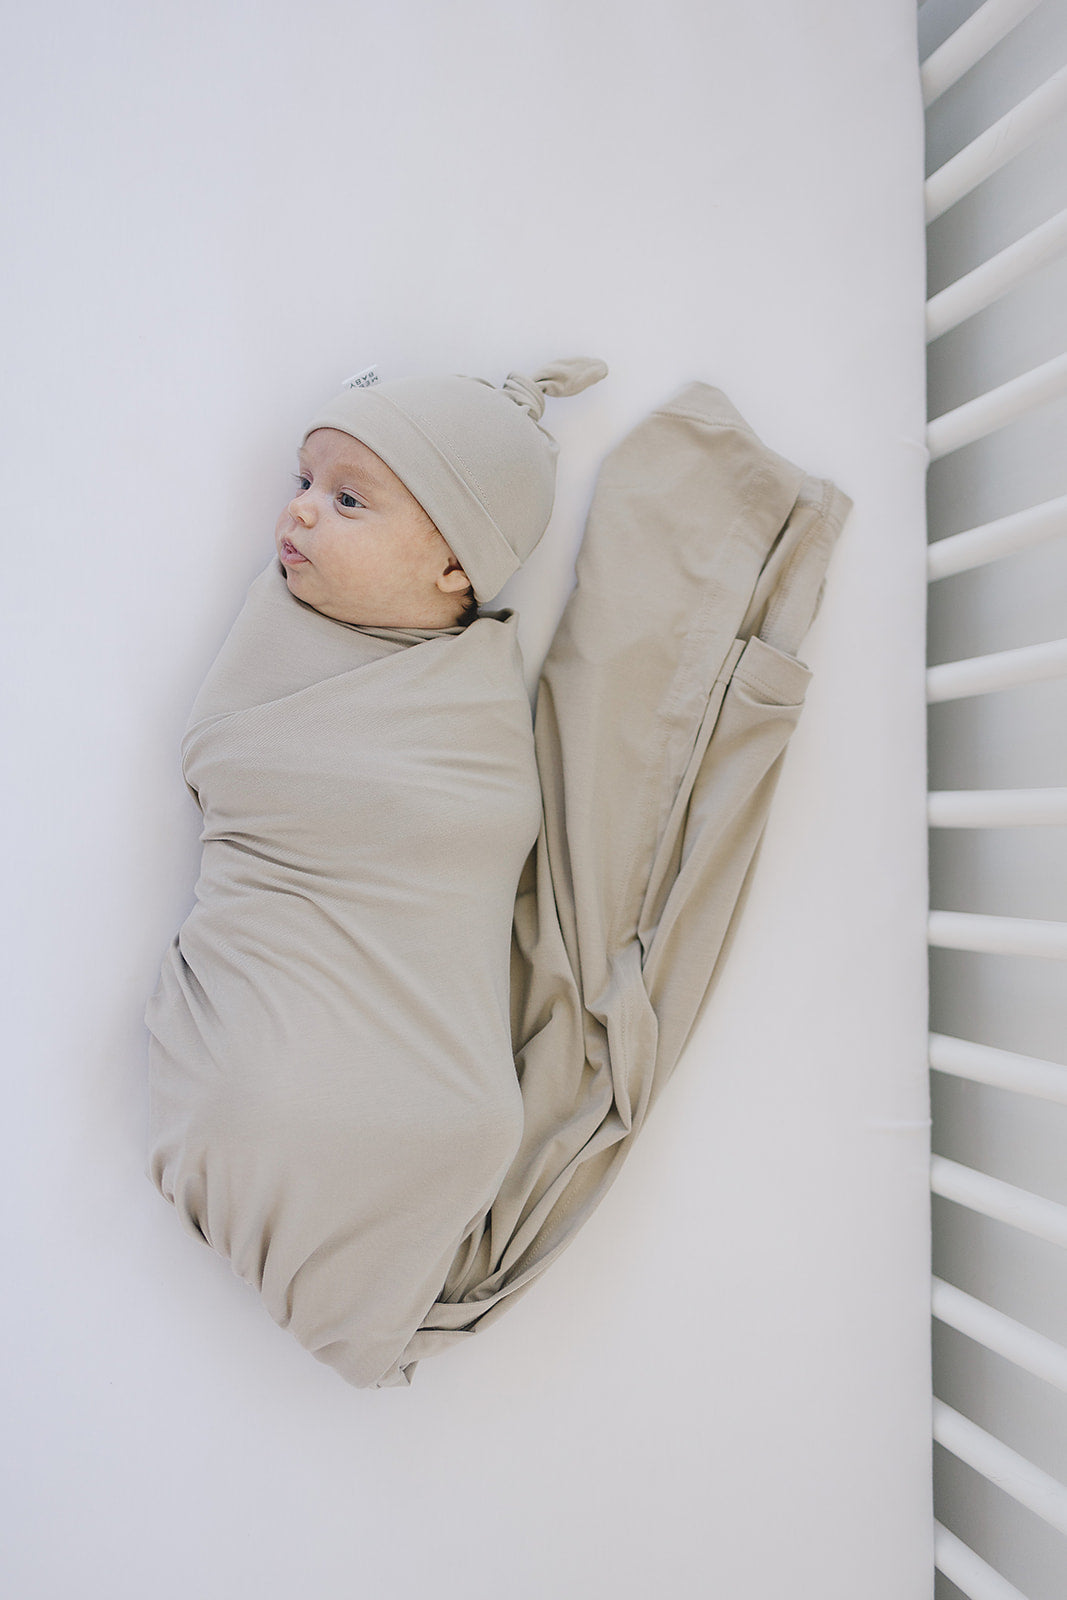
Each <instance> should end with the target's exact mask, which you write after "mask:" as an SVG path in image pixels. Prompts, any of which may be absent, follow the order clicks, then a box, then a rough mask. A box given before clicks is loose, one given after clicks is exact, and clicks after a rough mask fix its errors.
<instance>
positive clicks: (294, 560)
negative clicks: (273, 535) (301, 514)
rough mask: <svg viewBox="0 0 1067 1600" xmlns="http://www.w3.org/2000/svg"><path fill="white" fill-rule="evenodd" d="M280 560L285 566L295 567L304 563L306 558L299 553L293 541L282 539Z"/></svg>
mask: <svg viewBox="0 0 1067 1600" xmlns="http://www.w3.org/2000/svg"><path fill="white" fill-rule="evenodd" d="M281 559H282V561H283V562H284V563H285V565H286V566H289V567H295V566H297V565H299V563H300V562H301V561H306V560H307V556H304V555H301V554H300V551H299V550H298V549H297V548H296V545H295V544H294V543H293V541H292V540H291V539H283V540H282V548H281Z"/></svg>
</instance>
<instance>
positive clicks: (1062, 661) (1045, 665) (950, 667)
mask: <svg viewBox="0 0 1067 1600" xmlns="http://www.w3.org/2000/svg"><path fill="white" fill-rule="evenodd" d="M1064 673H1067V639H1050V640H1048V641H1047V643H1045V644H1025V645H1022V646H1021V647H1020V648H1019V649H1018V650H998V651H997V652H996V653H995V654H994V655H989V656H969V657H968V658H967V659H966V660H964V661H945V662H943V663H942V664H941V666H939V667H928V668H927V670H926V698H927V701H928V702H929V704H931V705H933V704H935V703H936V702H938V701H941V700H962V699H965V698H966V696H967V695H971V694H993V693H995V692H996V690H998V689H1015V688H1018V687H1019V686H1020V685H1021V684H1024V683H1044V682H1046V681H1047V680H1048V679H1050V678H1060V677H1062V676H1063V675H1064Z"/></svg>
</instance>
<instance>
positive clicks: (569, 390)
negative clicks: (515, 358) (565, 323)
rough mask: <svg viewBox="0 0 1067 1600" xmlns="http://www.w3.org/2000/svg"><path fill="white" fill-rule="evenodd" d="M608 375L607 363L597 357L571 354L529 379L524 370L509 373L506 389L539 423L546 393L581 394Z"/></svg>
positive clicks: (551, 363) (504, 391)
mask: <svg viewBox="0 0 1067 1600" xmlns="http://www.w3.org/2000/svg"><path fill="white" fill-rule="evenodd" d="M607 375H608V369H607V365H606V363H605V362H603V361H598V360H597V359H596V358H595V357H593V356H567V357H564V358H563V359H561V360H559V361H550V362H549V363H548V365H547V366H545V367H541V368H540V369H539V370H538V371H537V372H535V373H534V374H533V375H532V377H529V378H527V377H525V376H524V375H523V374H522V373H521V372H509V373H508V375H507V378H506V379H505V380H504V387H503V390H502V392H503V393H504V394H506V395H507V397H508V399H509V400H514V402H515V404H516V405H517V406H521V407H522V408H523V410H524V411H525V412H526V413H527V415H528V416H530V417H532V419H533V420H534V422H539V421H540V420H541V417H542V416H543V415H544V410H545V398H546V396H548V395H567V394H580V393H581V391H582V390H583V389H588V388H589V385H590V384H592V383H599V382H600V380H601V378H606V377H607Z"/></svg>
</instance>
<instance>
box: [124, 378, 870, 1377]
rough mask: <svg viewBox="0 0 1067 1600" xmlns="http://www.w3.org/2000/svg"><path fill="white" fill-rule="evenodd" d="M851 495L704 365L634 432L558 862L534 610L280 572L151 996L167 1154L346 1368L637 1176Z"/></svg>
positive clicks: (584, 651) (788, 714)
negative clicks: (702, 379) (787, 455)
mask: <svg viewBox="0 0 1067 1600" xmlns="http://www.w3.org/2000/svg"><path fill="white" fill-rule="evenodd" d="M849 504H850V502H849V501H848V499H847V497H846V496H845V495H843V494H842V493H841V492H840V491H839V490H837V489H835V487H834V486H833V484H831V483H829V482H827V481H825V480H819V479H815V478H811V477H809V476H807V475H806V474H805V473H804V472H803V471H801V470H800V469H799V468H797V467H795V466H793V465H792V464H791V463H790V462H788V461H786V460H784V459H783V458H782V457H780V456H778V455H776V454H774V453H773V452H772V451H770V450H768V449H767V448H766V446H765V445H763V444H762V443H761V442H760V440H759V439H758V438H757V437H756V435H755V434H754V433H753V432H752V430H751V429H750V428H749V427H748V425H747V424H746V423H745V422H744V420H743V419H742V418H741V417H740V416H739V415H738V413H737V412H736V411H735V410H734V408H733V407H732V406H731V404H730V402H729V401H728V400H727V399H726V397H725V396H724V395H723V394H722V393H721V392H720V391H719V390H717V389H714V388H711V387H709V386H708V385H706V384H702V383H693V384H689V385H687V386H686V388H684V389H683V390H682V391H681V392H680V393H679V394H678V395H676V396H675V397H674V398H673V399H672V400H671V401H670V402H668V403H667V404H665V405H663V406H660V407H658V408H657V409H656V410H655V411H653V412H652V414H651V415H650V416H648V417H646V418H645V419H644V421H642V422H641V423H639V424H638V426H637V427H636V428H634V429H633V430H632V432H631V433H630V434H628V435H627V436H626V438H625V439H623V440H622V442H621V443H620V444H619V445H618V446H617V447H616V449H615V450H613V451H612V452H611V454H610V455H609V456H608V457H607V459H606V461H605V462H604V465H603V467H602V470H601V472H600V476H599V479H598V483H597V488H596V492H595V495H594V499H593V505H592V508H591V511H590V515H589V519H588V523H587V526H586V532H585V539H584V543H583V547H582V552H581V555H580V558H579V563H578V584H577V588H576V589H575V591H574V593H573V595H572V596H571V599H570V601H569V602H568V605H567V609H566V611H565V613H564V617H563V620H562V622H561V624H560V628H559V630H558V632H557V635H556V638H555V640H554V642H553V645H552V649H551V651H550V652H549V656H548V659H547V661H546V663H545V668H544V672H543V674H542V678H541V683H540V689H539V698H538V706H537V726H536V759H537V767H538V769H539V778H540V785H541V789H542V792H543V810H544V817H543V824H542V826H541V829H540V833H539V834H538V837H537V842H536V848H535V849H534V850H533V851H532V852H531V853H530V854H529V857H528V859H527V860H526V864H525V867H523V858H524V857H526V856H527V852H528V850H529V847H530V845H531V843H532V842H533V837H534V834H535V832H536V831H537V811H538V806H537V787H536V778H535V775H534V770H533V767H532V765H531V761H532V756H531V748H532V746H531V742H530V728H529V719H528V712H527V710H526V706H525V704H524V701H523V696H522V689H521V674H520V670H519V662H518V657H517V653H516V651H515V644H514V635H513V619H509V620H506V621H496V620H493V619H489V618H486V619H483V620H480V621H479V622H477V623H475V624H474V625H473V626H472V628H471V629H470V630H469V634H468V636H462V635H461V636H459V637H454V636H448V637H442V638H440V639H437V640H431V641H425V640H423V641H414V640H413V639H407V640H403V641H401V640H398V639H390V638H389V637H387V636H382V637H370V636H367V635H366V634H364V633H363V632H360V631H358V630H351V629H346V628H344V627H343V625H339V624H336V623H333V622H331V621H329V620H328V619H325V618H319V617H317V615H316V614H314V613H310V612H308V610H307V608H306V607H300V606H299V603H298V602H295V601H293V600H292V598H291V597H290V596H289V595H288V593H287V592H286V591H285V589H284V582H283V581H282V580H281V579H280V577H277V575H276V574H273V573H272V572H270V571H268V572H267V573H265V574H263V576H262V577H261V578H260V579H259V580H257V585H254V586H253V592H252V595H251V596H250V598H249V604H248V606H247V607H246V611H245V613H242V618H241V619H239V620H238V623H237V624H236V625H235V629H234V633H233V634H232V635H231V638H230V640H229V641H228V643H227V646H226V647H225V649H224V651H223V653H222V655H221V656H220V658H219V660H218V662H217V663H216V665H215V667H214V668H213V670H212V675H211V676H210V677H209V679H208V683H207V684H206V685H205V688H204V691H203V692H202V694H201V697H200V700H199V701H198V703H197V706H196V707H194V712H193V716H192V718H191V721H190V729H189V733H188V734H187V737H186V744H185V770H186V775H187V777H188V779H189V781H190V783H191V784H192V785H193V786H194V787H197V788H199V792H200V800H201V803H202V804H204V805H205V835H204V837H205V854H204V871H203V873H202V876H201V881H200V884H199V885H198V891H197V893H198V902H199V903H198V906H197V908H196V909H195V910H194V912H193V913H192V915H191V917H190V918H189V920H188V921H187V923H186V924H185V926H184V927H183V929H182V931H181V933H180V934H179V936H178V938H177V940H176V941H175V943H174V945H173V946H172V948H171V951H170V952H169V954H168V958H167V960H166V962H165V964H164V970H163V975H162V977H161V981H160V987H159V989H158V990H157V992H156V994H155V995H154V996H153V999H152V1001H151V1002H150V1006H149V1014H148V1020H149V1026H150V1029H151V1031H152V1033H153V1036H154V1037H153V1039H152V1059H151V1074H152V1119H153V1127H152V1142H153V1154H152V1172H153V1176H154V1177H155V1179H156V1182H157V1183H158V1184H159V1186H160V1188H161V1189H162V1190H163V1193H164V1194H166V1195H167V1196H168V1198H171V1199H173V1200H174V1202H175V1204H176V1205H177V1206H178V1209H179V1211H180V1212H181V1214H182V1215H183V1217H184V1219H185V1221H186V1223H187V1225H189V1226H190V1227H192V1228H193V1229H194V1231H199V1232H201V1233H203V1235H204V1236H205V1237H206V1238H207V1239H208V1240H209V1242H210V1243H211V1244H213V1245H214V1247H215V1248H216V1249H218V1250H220V1251H221V1252H222V1253H223V1254H224V1255H227V1256H228V1257H229V1259H230V1260H231V1262H232V1264H233V1266H234V1268H235V1270H236V1271H237V1272H239V1273H240V1274H241V1276H242V1277H244V1278H246V1279H247V1280H248V1281H249V1282H252V1283H254V1284H256V1285H257V1287H259V1288H260V1290H261V1292H262V1294H263V1297H264V1300H265V1302H266V1304H267V1307H268V1309H269V1310H270V1311H271V1314H272V1315H273V1316H274V1317H275V1318H276V1319H277V1320H278V1321H279V1322H281V1323H283V1324H284V1325H287V1326H289V1327H290V1328H291V1329H292V1331H293V1332H294V1333H295V1334H296V1335H297V1337H298V1338H299V1339H300V1340H301V1341H302V1342H303V1343H304V1344H305V1345H306V1346H307V1347H308V1348H309V1349H311V1350H312V1351H313V1353H314V1354H316V1355H317V1356H319V1357H320V1358H321V1359H323V1360H325V1361H328V1362H329V1363H331V1364H332V1365H333V1366H335V1367H336V1368H337V1370H338V1371H339V1372H341V1373H342V1375H343V1376H345V1377H346V1378H348V1379H349V1381H351V1382H353V1383H357V1384H378V1385H389V1384H396V1383H403V1382H405V1381H408V1380H410V1377H411V1373H412V1370H413V1367H414V1364H415V1363H416V1362H417V1361H418V1360H419V1359H421V1358H423V1357H425V1356H428V1355H432V1354H434V1353H436V1352H438V1351H440V1350H442V1349H444V1348H446V1347H447V1346H448V1345H449V1344H450V1343H452V1342H454V1341H455V1340H457V1339H462V1338H467V1337H470V1335H471V1334H472V1333H473V1332H476V1331H478V1330H479V1329H480V1328H483V1327H486V1326H488V1325H489V1324H491V1323H492V1321H494V1320H495V1318H496V1317H497V1316H499V1315H501V1314H502V1313H503V1311H504V1310H506V1309H507V1307H508V1306H509V1305H510V1304H512V1303H513V1302H514V1300H515V1298H516V1296H517V1295H518V1294H520V1293H521V1292H522V1291H524V1290H525V1289H526V1288H528V1287H529V1286H530V1285H531V1284H532V1283H533V1282H534V1281H535V1279H536V1277H537V1276H538V1275H539V1274H540V1272H542V1271H543V1270H544V1268H545V1267H546V1266H547V1265H548V1264H549V1262H550V1261H551V1260H552V1259H553V1258H554V1256H555V1255H556V1254H558V1252H559V1251H560V1250H561V1249H562V1248H563V1247H564V1246H565V1245H566V1244H567V1243H568V1242H569V1240H570V1239H571V1238H573V1237H574V1234H575V1233H576V1231H577V1230H578V1228H580V1226H581V1225H582V1223H583V1221H584V1220H585V1219H586V1218H587V1217H588V1215H589V1214H590V1212H591V1211H592V1209H593V1208H594V1207H595V1206H596V1205H597V1204H598V1202H599V1201H600V1199H601V1198H602V1197H603V1195H604V1194H605V1193H606V1191H607V1189H608V1187H609V1186H610V1184H611V1182H612V1180H613V1178H614V1177H615V1175H616V1173H617V1171H618V1169H619V1166H620V1163H621V1161H622V1160H623V1159H624V1157H625V1155H626V1153H627V1151H628V1150H629V1148H630V1145H631V1143H632V1141H633V1139H634V1137H635V1136H636V1134H637V1133H638V1131H639V1130H640V1127H641V1125H642V1123H643V1121H644V1118H645V1116H646V1114H647V1112H648V1109H649V1107H650V1105H651V1104H652V1103H653V1101H654V1100H655V1097H656V1095H657V1094H658V1093H659V1092H660V1090H661V1089H662V1087H663V1085H664V1083H665V1082H666V1080H667V1078H668V1077H669V1075H670V1073H671V1071H672V1070H673V1068H674V1065H675V1063H676V1062H677V1060H678V1057H679V1055H680V1053H681V1051H682V1049H683V1047H684V1044H685V1042H686V1040H687V1038H688V1036H689V1034H690V1032H691V1030H692V1027H693V1023H694V1021H695V1019H696V1016H697V1014H698V1012H699V1009H700V1006H701V1004H702V1002H703V1000H704V998H705V996H706V994H707V993H708V990H709V986H710V985H711V983H712V981H713V979H714V977H715V976H716V974H717V972H718V970H719V967H720V965H721V960H722V957H723V954H724V952H725V950H726V948H727V944H728V941H729V935H730V932H731V929H732V927H733V926H734V924H735V919H736V916H737V914H738V911H739V909H740V907H741V905H742V904H743V901H744V896H745V890H746V887H747V884H748V882H749V881H750V875H751V872H752V868H753V864H754V862H755V859H756V855H757V852H758V846H759V841H760V837H761V835H762V831H763V826H764V823H765V820H766V816H767V811H768V807H769V805H770V802H771V798H772V796H773V793H774V789H775V785H776V782H777V777H778V772H779V770H780V766H781V760H782V756H783V753H784V751H785V747H786V745H787V743H788V739H789V736H790V734H791V732H792V730H793V728H794V726H795V725H796V722H797V719H798V718H799V715H800V710H801V706H802V702H803V698H804V693H805V690H806V687H807V683H808V680H809V677H810V673H809V671H808V669H807V667H806V666H804V665H803V664H802V663H801V662H800V661H799V660H797V659H796V654H795V652H796V650H797V649H798V647H799V644H800V641H801V640H802V638H803V636H804V633H805V632H806V630H807V628H808V626H809V624H810V622H811V620H812V617H813V615H814V613H815V610H816V608H817V606H818V602H819V598H820V595H821V591H822V584H823V579H824V573H825V569H826V563H827V561H828V558H829V555H830V552H831V549H832V547H833V543H834V540H835V539H836V536H837V534H838V532H839V530H840V527H841V525H842V522H843V520H844V518H845V515H846V514H847V511H848V509H849ZM287 608H289V609H287ZM331 630H333V631H331ZM386 651H388V652H390V653H389V654H386V653H385V652H386ZM290 657H292V659H290ZM457 841H458V842H457ZM450 843H453V844H455V850H454V852H453V853H450V851H449V846H450ZM479 846H480V847H479ZM520 869H522V875H521V881H520ZM516 884H518V893H517V896H516ZM509 936H510V940H511V973H510V985H509V980H508V974H507V970H506V969H507V962H508V944H509ZM509 991H510V1027H511V1038H510V1041H509V1040H508V1038H507V1019H508V1005H509ZM513 1053H514V1054H513Z"/></svg>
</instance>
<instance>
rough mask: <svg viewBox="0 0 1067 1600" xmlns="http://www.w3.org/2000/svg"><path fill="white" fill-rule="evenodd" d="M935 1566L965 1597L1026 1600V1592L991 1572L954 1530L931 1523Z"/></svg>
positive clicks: (976, 1599)
mask: <svg viewBox="0 0 1067 1600" xmlns="http://www.w3.org/2000/svg"><path fill="white" fill-rule="evenodd" d="M934 1566H935V1567H936V1568H937V1570H938V1571H939V1572H943V1573H944V1574H945V1577H946V1578H948V1579H949V1581H950V1582H951V1583H954V1584H955V1585H956V1588H957V1589H959V1591H960V1593H961V1594H965V1595H967V1596H968V1600H1026V1596H1025V1595H1024V1594H1023V1593H1022V1592H1021V1591H1020V1590H1019V1589H1017V1588H1016V1587H1015V1585H1014V1584H1013V1583H1009V1582H1008V1580H1007V1578H1002V1577H1001V1575H1000V1573H999V1572H994V1570H993V1568H992V1567H991V1566H988V1565H987V1563H986V1562H984V1561H983V1560H982V1558H981V1556H979V1555H975V1553H974V1551H973V1550H972V1549H971V1547H970V1545H967V1544H964V1542H963V1540H962V1539H957V1538H956V1535H955V1534H954V1533H950V1532H949V1530H948V1529H947V1528H943V1527H942V1526H941V1524H940V1522H935V1523H934Z"/></svg>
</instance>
